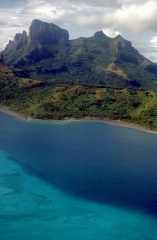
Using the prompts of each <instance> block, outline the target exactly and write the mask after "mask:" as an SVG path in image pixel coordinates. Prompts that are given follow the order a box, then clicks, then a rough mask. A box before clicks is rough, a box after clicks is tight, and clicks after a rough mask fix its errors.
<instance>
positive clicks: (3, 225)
mask: <svg viewBox="0 0 157 240" xmlns="http://www.w3.org/2000/svg"><path fill="white" fill-rule="evenodd" d="M0 133H1V134H0V147H1V151H0V166H1V168H0V195H1V198H0V206H1V208H0V239H2V240H3V239H4V240H13V239H17V240H18V239H19V240H25V239H39V240H40V239H41V240H43V239H46V240H49V239H53V240H60V239H68V240H72V239H78V240H88V239H90V240H96V239H100V240H101V239H105V240H117V239H118V240H119V239H127V240H133V239H138V240H144V239H147V240H148V239H149V240H156V239H157V210H156V200H157V178H156V176H157V163H156V156H157V149H156V140H157V136H156V135H152V134H148V133H144V132H140V131H137V130H133V129H127V128H122V127H117V126H110V125H107V124H103V123H97V122H95V123H92V122H71V123H68V122H66V123H63V122H58V123H57V122H56V123H39V122H38V123H37V122H26V121H19V120H17V119H15V118H13V117H10V116H8V115H5V114H0Z"/></svg>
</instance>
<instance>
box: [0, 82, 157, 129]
mask: <svg viewBox="0 0 157 240" xmlns="http://www.w3.org/2000/svg"><path fill="white" fill-rule="evenodd" d="M27 82H28V84H26V83H27ZM0 85H1V86H0V87H1V92H0V99H1V103H2V104H5V105H8V106H10V108H11V109H12V110H14V111H17V112H20V113H22V114H24V115H25V116H26V117H30V118H36V119H60V120H62V119H65V118H84V117H94V118H99V119H102V118H107V119H121V120H126V121H128V122H132V123H138V124H140V125H142V126H145V127H147V128H150V129H156V130H157V92H155V91H150V90H147V91H146V90H137V89H114V88H106V87H100V86H96V85H74V86H69V85H54V86H49V85H41V84H40V82H38V81H32V82H31V80H30V79H29V80H28V79H27V80H25V81H24V80H23V79H18V78H17V79H14V80H12V81H10V80H8V81H2V80H1V81H0Z"/></svg>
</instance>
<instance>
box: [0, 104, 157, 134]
mask: <svg viewBox="0 0 157 240" xmlns="http://www.w3.org/2000/svg"><path fill="white" fill-rule="evenodd" d="M0 112H2V113H5V114H8V115H11V116H13V117H16V118H17V119H19V120H25V121H37V122H58V121H59V122H60V121H63V122H74V121H93V122H102V123H106V124H110V125H114V126H119V127H125V128H132V129H136V130H139V131H142V132H146V133H150V134H157V131H155V130H150V129H147V128H145V127H143V126H140V125H138V124H135V123H129V122H127V121H124V120H120V119H119V120H111V119H107V118H106V119H105V118H104V119H101V118H96V117H84V118H80V119H76V118H65V119H64V120H53V119H48V120H42V119H33V118H30V117H25V116H24V115H22V114H20V113H17V112H15V111H13V110H10V108H9V107H8V106H4V105H0Z"/></svg>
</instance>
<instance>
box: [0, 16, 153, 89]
mask: <svg viewBox="0 0 157 240" xmlns="http://www.w3.org/2000/svg"><path fill="white" fill-rule="evenodd" d="M3 55H4V58H5V61H6V63H7V64H8V65H9V66H10V67H11V68H12V69H14V71H16V72H17V73H18V74H21V76H22V74H26V75H27V76H29V77H31V78H33V79H38V80H42V81H48V82H53V83H67V84H75V83H89V84H101V85H105V86H111V87H119V88H124V87H135V88H149V89H157V64H156V63H152V62H151V61H149V60H148V59H146V58H145V57H143V56H142V55H141V54H139V52H138V51H137V50H136V49H135V48H133V47H132V44H131V42H130V41H127V40H125V39H123V38H122V37H121V36H120V35H119V36H117V37H115V38H109V37H107V36H106V35H105V34H104V33H103V32H101V31H100V32H96V33H95V34H94V36H93V37H90V38H82V37H81V38H78V39H76V40H69V33H68V31H67V30H64V29H61V28H60V27H58V26H56V25H54V24H49V23H45V22H42V21H40V20H33V22H32V24H31V26H30V28H29V34H28V35H27V33H26V32H25V31H24V32H23V33H22V34H20V33H19V34H16V35H15V37H14V40H13V41H9V43H8V44H7V46H6V48H5V50H4V51H3Z"/></svg>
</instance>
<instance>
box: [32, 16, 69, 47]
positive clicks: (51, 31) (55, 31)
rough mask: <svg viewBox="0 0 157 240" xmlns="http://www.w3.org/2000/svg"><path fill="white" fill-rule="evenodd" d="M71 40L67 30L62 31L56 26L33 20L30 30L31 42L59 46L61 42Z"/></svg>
mask: <svg viewBox="0 0 157 240" xmlns="http://www.w3.org/2000/svg"><path fill="white" fill-rule="evenodd" d="M62 39H64V40H67V41H68V40H69V33H68V31H67V30H64V29H61V28H60V27H58V26H56V25H55V24H52V23H51V24H49V23H46V22H42V21H39V20H36V19H35V20H33V22H32V24H31V26H30V28H29V42H30V41H37V42H39V43H40V44H42V45H43V44H57V43H58V42H59V41H60V40H62Z"/></svg>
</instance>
